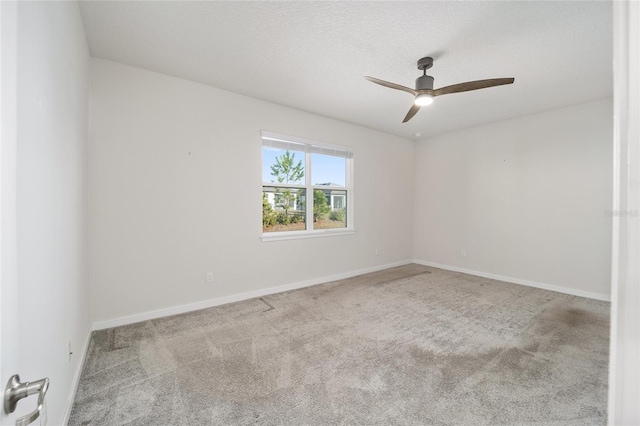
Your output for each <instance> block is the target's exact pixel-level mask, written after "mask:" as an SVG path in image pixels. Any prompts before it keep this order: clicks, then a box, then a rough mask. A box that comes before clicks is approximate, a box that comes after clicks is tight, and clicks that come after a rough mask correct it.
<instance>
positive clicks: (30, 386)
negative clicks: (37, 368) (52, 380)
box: [4, 374, 49, 426]
mask: <svg viewBox="0 0 640 426" xmlns="http://www.w3.org/2000/svg"><path fill="white" fill-rule="evenodd" d="M48 389H49V378H47V377H45V378H44V379H40V380H36V381H35V382H24V383H20V376H19V375H17V374H14V375H13V376H11V377H10V378H9V381H8V382H7V387H6V388H5V390H4V412H5V413H7V414H9V413H13V412H14V411H15V409H16V405H17V404H18V401H20V400H21V399H22V398H26V397H28V396H31V395H35V394H36V393H37V394H38V406H37V407H36V409H35V410H34V411H32V412H31V413H29V414H27V415H26V416H22V417H20V418H18V419H17V420H16V426H26V425H28V424H29V423H31V422H33V421H34V420H35V419H37V418H38V417H40V414H41V413H42V409H43V407H44V397H45V395H46V394H47V390H48Z"/></svg>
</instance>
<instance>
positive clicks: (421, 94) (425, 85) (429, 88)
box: [365, 56, 515, 123]
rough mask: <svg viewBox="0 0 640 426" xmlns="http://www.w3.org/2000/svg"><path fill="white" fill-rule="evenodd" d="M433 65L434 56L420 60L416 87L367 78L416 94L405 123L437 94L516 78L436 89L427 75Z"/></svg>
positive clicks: (494, 84)
mask: <svg viewBox="0 0 640 426" xmlns="http://www.w3.org/2000/svg"><path fill="white" fill-rule="evenodd" d="M432 66H433V58H431V57H429V56H427V57H425V58H422V59H420V60H419V61H418V69H419V70H422V75H421V76H420V77H418V78H417V79H416V88H415V89H411V88H409V87H406V86H401V85H399V84H395V83H390V82H388V81H384V80H380V79H379V78H374V77H368V76H367V77H365V78H366V79H367V80H369V81H371V82H373V83H376V84H379V85H381V86H384V87H388V88H390V89H396V90H402V91H403V92H407V93H411V94H412V95H413V96H414V101H413V102H414V103H413V105H412V106H411V109H409V112H408V113H407V115H406V116H405V118H404V120H402V122H403V123H406V122H407V121H409V120H411V119H412V118H413V116H414V115H416V113H417V112H418V111H419V110H420V107H423V106H426V105H430V104H432V103H433V98H434V97H436V96H441V95H448V94H451V93H459V92H469V91H471V90H478V89H486V88H488V87H495V86H502V85H505V84H512V83H513V82H514V81H515V79H514V78H492V79H488V80H476V81H467V82H466V83H458V84H454V85H451V86H446V87H441V88H440V89H435V90H434V89H433V77H432V76H430V75H427V70H428V69H429V68H431V67H432Z"/></svg>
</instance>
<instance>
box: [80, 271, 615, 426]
mask: <svg viewBox="0 0 640 426" xmlns="http://www.w3.org/2000/svg"><path fill="white" fill-rule="evenodd" d="M608 340H609V304H608V303H606V302H600V301H595V300H590V299H584V298H580V297H575V296H569V295H566V294H560V293H555V292H550V291H545V290H539V289H534V288H530V287H525V286H521V285H516V284H509V283H504V282H499V281H494V280H489V279H484V278H479V277H475V276H470V275H465V274H460V273H454V272H448V271H443V270H439V269H435V268H428V267H424V266H420V265H415V264H413V265H407V266H403V267H399V268H393V269H389V270H386V271H382V272H377V273H373V274H367V275H362V276H359V277H355V278H351V279H346V280H342V281H336V282H332V283H328V284H323V285H318V286H314V287H309V288H306V289H301V290H296V291H290V292H286V293H281V294H276V295H272V296H265V297H263V298H260V299H252V300H247V301H244V302H239V303H233V304H229V305H224V306H219V307H215V308H210V309H205V310H201V311H196V312H191V313H187V314H183V315H176V316H172V317H166V318H161V319H157V320H153V321H146V322H142V323H138V324H133V325H128V326H124V327H118V328H113V329H109V330H103V331H97V332H94V333H93V335H92V338H91V342H90V345H89V352H88V354H87V359H86V362H85V366H84V370H83V373H82V378H81V380H80V384H79V388H78V392H77V396H76V400H75V404H74V408H73V412H72V414H71V420H70V424H71V425H88V424H92V425H125V424H127V425H129V424H131V425H208V424H221V425H235V424H241V425H249V424H264V425H305V424H307V425H333V424H362V425H376V424H379V425H395V424H397V425H409V424H429V425H482V424H491V425H499V424H501V425H532V424H535V425H576V426H577V425H581V426H583V425H604V424H605V423H606V406H607V400H606V399H607V363H608Z"/></svg>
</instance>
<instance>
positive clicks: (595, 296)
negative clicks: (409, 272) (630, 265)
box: [413, 259, 611, 302]
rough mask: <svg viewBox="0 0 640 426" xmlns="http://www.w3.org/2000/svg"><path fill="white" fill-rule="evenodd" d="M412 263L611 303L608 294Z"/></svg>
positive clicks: (420, 261)
mask: <svg viewBox="0 0 640 426" xmlns="http://www.w3.org/2000/svg"><path fill="white" fill-rule="evenodd" d="M413 263H417V264H419V265H424V266H431V267H434V268H438V269H445V270H447V271H453V272H462V273H463V274H469V275H475V276H478V277H483V278H490V279H492V280H498V281H505V282H509V283H513V284H520V285H526V286H529V287H536V288H541V289H543V290H551V291H557V292H558V293H565V294H571V295H573V296H580V297H586V298H588V299H596V300H604V301H605V302H610V301H611V296H610V295H608V294H601V293H593V292H590V291H583V290H577V289H574V288H570V287H562V286H557V285H553V284H544V283H538V282H535V281H528V280H522V279H520V278H513V277H505V276H502V275H496V274H490V273H487V272H481V271H474V270H471V269H464V268H459V267H457V266H449V265H442V264H439V263H434V262H427V261H425V260H417V259H414V260H413Z"/></svg>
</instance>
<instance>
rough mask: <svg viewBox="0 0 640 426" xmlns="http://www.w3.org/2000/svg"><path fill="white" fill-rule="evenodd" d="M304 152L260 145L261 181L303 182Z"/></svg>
mask: <svg viewBox="0 0 640 426" xmlns="http://www.w3.org/2000/svg"><path fill="white" fill-rule="evenodd" d="M304 155H305V153H304V152H303V151H293V150H286V149H280V148H270V147H266V146H263V147H262V182H263V183H271V182H276V183H294V184H298V185H304V183H305V177H304V174H305V170H304V166H305V160H304Z"/></svg>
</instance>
